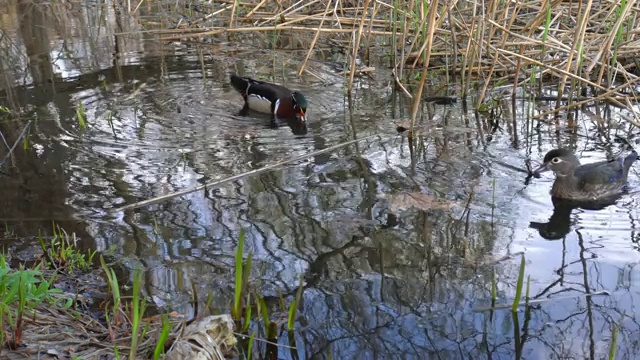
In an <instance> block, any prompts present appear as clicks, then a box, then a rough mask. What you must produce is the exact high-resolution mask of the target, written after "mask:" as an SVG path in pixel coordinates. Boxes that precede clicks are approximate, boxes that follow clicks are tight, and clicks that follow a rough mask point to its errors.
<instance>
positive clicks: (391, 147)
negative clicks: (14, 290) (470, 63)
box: [0, 6, 640, 359]
mask: <svg viewBox="0 0 640 360" xmlns="http://www.w3.org/2000/svg"><path fill="white" fill-rule="evenodd" d="M35 14H36V15H37V11H36V12H35ZM20 15H21V13H20V7H19V6H16V7H12V11H11V12H10V15H7V17H6V18H4V20H3V21H4V24H3V25H2V28H3V29H4V30H3V32H4V34H5V35H6V36H8V37H9V38H11V39H13V43H12V45H11V47H10V48H11V49H13V50H12V51H16V54H18V55H19V54H22V55H21V56H17V57H16V59H18V60H17V61H16V63H14V64H13V67H12V68H11V69H9V68H8V67H7V66H6V65H7V62H6V61H5V62H4V63H3V64H4V67H3V72H4V73H5V74H11V76H10V77H5V79H6V78H11V79H14V80H15V81H14V83H20V82H22V83H21V84H20V85H18V86H15V87H13V88H12V89H10V91H5V92H4V93H3V95H2V96H3V98H0V101H4V103H5V104H9V102H10V101H15V102H18V103H20V104H21V105H22V106H26V105H30V106H31V107H32V108H33V109H34V110H33V113H32V114H33V115H32V116H31V117H29V118H27V119H25V120H24V122H15V121H3V122H2V124H1V125H0V131H2V134H3V135H4V137H6V138H7V142H8V143H9V144H11V143H13V142H14V141H15V140H16V139H17V138H18V134H19V133H20V131H21V130H22V129H23V128H24V125H25V123H26V121H27V120H29V119H31V120H32V124H31V127H30V129H29V133H28V134H29V135H28V139H29V148H28V150H22V147H21V146H18V149H19V151H17V153H16V154H15V157H14V161H9V162H7V163H5V164H4V165H3V167H2V168H0V170H2V171H3V172H5V173H6V175H0V189H3V190H4V191H3V192H2V198H3V199H2V204H3V206H2V207H1V209H0V219H2V221H3V222H4V223H5V224H6V226H7V228H10V229H12V230H13V231H14V232H15V233H16V234H17V236H18V237H19V238H20V239H29V237H30V236H33V235H35V234H36V233H37V231H38V229H44V230H45V231H47V229H49V228H50V223H51V221H52V220H53V221H56V222H57V223H60V224H62V226H63V227H65V228H67V230H68V231H75V232H77V233H79V234H81V238H82V239H83V240H84V245H85V246H87V247H91V248H97V249H98V250H100V251H101V252H104V253H108V254H112V255H113V256H115V257H116V259H118V260H119V261H121V262H122V263H124V264H126V267H128V268H130V269H133V268H136V267H142V268H144V269H145V270H146V277H145V291H146V292H147V293H148V295H150V296H151V298H152V300H153V302H154V304H155V305H157V306H160V307H163V308H167V309H175V310H177V311H180V312H183V313H186V314H189V315H193V307H192V304H191V303H190V301H191V298H192V286H194V285H195V288H196V289H197V290H198V294H199V296H200V298H201V300H203V299H204V298H205V297H206V295H205V294H207V293H208V292H209V291H212V292H213V294H214V305H215V306H216V307H217V308H218V309H219V310H220V311H227V309H228V306H227V305H226V304H228V303H229V302H230V301H231V299H232V296H233V271H234V267H233V264H234V255H235V250H236V246H237V239H238V236H239V234H240V230H241V229H245V230H246V242H247V244H246V247H245V249H246V252H249V251H250V252H252V254H253V263H254V272H253V274H252V277H251V281H252V284H253V285H254V286H255V287H256V288H257V289H258V291H259V293H261V294H262V295H263V296H266V297H268V298H271V299H275V298H277V297H279V296H280V294H283V295H284V296H285V298H286V299H287V300H290V299H291V297H292V295H293V294H295V292H296V290H297V287H298V284H299V282H300V279H302V283H303V286H304V290H303V294H302V299H303V303H302V304H301V305H300V309H299V314H298V317H297V322H296V328H297V329H299V331H298V332H297V333H296V336H297V338H296V339H297V347H298V355H299V356H300V357H301V358H305V359H326V358H329V356H330V355H329V354H331V356H332V357H333V358H339V359H368V358H371V359H374V358H375V359H396V358H397V359H412V358H415V359H424V358H442V359H489V358H491V359H512V358H515V357H517V356H518V355H521V356H522V358H525V359H560V358H562V359H566V358H580V359H582V358H590V359H602V358H605V357H606V355H607V354H608V352H609V347H610V344H611V338H612V333H613V329H614V327H617V328H618V337H617V347H618V349H617V350H618V355H619V358H624V359H627V358H633V356H634V354H636V353H638V351H639V349H638V340H637V339H638V335H639V332H640V324H639V322H638V320H639V319H638V316H637V315H636V314H635V306H636V305H639V304H640V282H639V281H638V278H636V276H640V271H639V270H638V269H637V268H636V265H637V264H638V263H639V261H640V255H639V252H638V246H637V242H638V239H639V235H638V233H637V230H636V225H637V222H638V219H639V215H640V214H639V212H638V201H639V199H640V196H639V195H638V193H637V191H638V190H640V181H639V180H638V175H637V174H638V169H639V168H638V165H635V166H634V167H633V168H632V170H631V173H630V177H629V182H630V188H631V191H630V193H629V194H626V195H624V196H622V197H621V198H620V199H619V200H618V201H617V202H616V203H615V204H614V205H611V206H609V207H606V208H605V209H602V210H584V209H570V210H566V209H559V210H558V211H556V212H555V214H554V205H553V203H552V201H551V198H550V196H549V190H550V188H551V184H552V182H553V177H552V176H553V175H552V174H545V175H544V176H543V177H542V178H540V179H533V180H532V181H531V182H530V183H528V184H526V183H525V175H526V174H525V173H523V172H522V171H518V168H520V169H524V168H525V162H526V161H527V160H529V159H530V160H532V161H533V162H534V164H535V163H537V162H539V161H541V160H542V158H543V157H544V154H545V153H546V152H547V151H548V150H551V149H553V148H555V147H558V146H567V147H571V148H572V149H574V150H575V151H576V152H577V154H578V156H579V157H580V158H581V159H582V160H583V162H592V161H597V160H602V159H605V158H606V156H607V154H609V155H610V154H611V153H612V152H613V153H615V152H617V151H618V150H619V147H618V146H617V145H616V144H615V143H614V142H613V141H612V139H613V135H615V134H618V135H622V136H625V137H629V138H633V136H634V135H635V134H637V129H635V128H633V127H631V126H630V125H629V124H627V123H626V122H624V121H621V120H620V119H619V116H618V114H617V110H616V109H613V108H589V109H587V110H586V111H577V112H572V113H563V114H561V119H560V120H559V122H558V123H553V122H550V123H547V122H540V123H539V122H537V121H533V120H531V119H530V118H529V115H530V114H532V113H535V112H536V111H537V110H539V109H546V108H547V107H549V106H551V105H549V104H548V103H536V102H530V101H525V100H517V101H516V103H515V107H511V103H510V102H509V101H505V102H504V103H499V108H500V109H501V110H502V113H501V115H500V116H498V117H494V118H491V117H488V116H486V115H483V114H475V113H474V112H473V111H472V110H471V109H472V108H473V106H471V104H468V105H469V106H468V107H467V106H464V104H463V103H462V102H458V103H455V104H453V105H446V106H445V105H429V106H426V105H425V106H424V107H423V109H422V111H421V120H420V123H419V128H420V133H419V134H418V135H416V143H415V146H414V147H412V148H410V144H409V141H408V140H407V138H406V136H405V135H404V134H398V133H397V132H396V130H395V127H396V123H397V122H398V121H400V120H401V119H403V118H405V117H406V116H408V114H409V113H410V106H411V105H410V101H407V100H406V99H403V98H402V95H400V94H397V93H395V92H393V91H392V89H391V86H390V84H389V76H388V73H387V70H385V69H384V68H382V67H381V66H382V65H378V69H379V70H378V72H377V73H376V76H375V79H371V78H367V77H361V78H357V79H356V87H355V93H354V99H353V102H352V106H351V107H349V104H348V102H347V99H346V97H345V90H344V89H345V80H344V76H343V75H340V74H338V73H337V72H336V70H335V67H334V65H335V63H330V62H328V61H316V62H312V63H311V64H310V65H309V68H310V71H311V72H312V73H313V74H315V76H312V75H310V74H309V73H305V74H304V75H303V76H302V77H301V78H298V77H297V76H296V75H295V73H296V72H297V70H298V69H299V66H300V63H301V62H302V60H303V59H304V55H305V52H304V51H297V52H293V56H292V55H291V54H292V53H291V52H288V51H275V52H274V51H270V50H264V49H258V48H255V47H252V45H251V42H246V39H245V40H243V42H242V43H237V44H235V43H216V44H214V45H202V46H201V47H196V46H192V45H188V44H175V43H162V42H157V41H155V40H153V39H149V38H146V36H141V35H129V36H123V37H122V38H121V39H120V41H123V43H124V45H121V47H120V48H119V52H118V57H117V58H116V57H115V56H114V53H115V52H116V51H115V50H114V49H116V47H115V45H114V44H113V43H111V42H110V40H109V39H105V38H104V37H102V36H98V37H97V38H98V39H100V41H97V42H92V41H89V39H93V37H91V35H92V34H82V33H81V34H66V35H67V36H62V35H61V34H60V32H56V31H54V29H56V27H55V26H53V25H51V24H53V23H54V19H46V18H45V19H44V20H42V19H41V21H43V22H45V23H46V25H47V26H46V27H45V28H46V29H49V30H48V31H49V35H48V37H47V39H45V40H46V41H41V42H42V43H38V44H36V45H37V46H35V50H38V51H35V50H34V46H33V44H31V46H30V45H29V40H28V39H27V38H26V33H25V31H26V30H25V29H24V26H23V27H22V28H20V27H19V26H15V24H13V23H12V22H11V21H10V20H12V21H16V22H18V23H20V22H21V21H22V22H23V23H24V22H26V21H28V20H29V19H26V20H25V18H24V17H20ZM34 16H35V15H34ZM35 17H36V18H37V16H35ZM21 19H22V20H21ZM130 21H131V20H130ZM35 23H36V24H37V19H36V21H35ZM107 24H108V25H109V26H115V25H113V23H112V21H111V20H109V21H107ZM23 25H24V24H23ZM73 25H74V24H71V25H68V26H69V27H70V28H74V27H73ZM85 25H86V24H85ZM109 26H106V27H107V29H106V30H104V31H107V30H112V31H113V29H109ZM119 26H124V28H128V27H131V30H136V26H137V25H135V24H129V25H127V24H125V25H122V24H120V25H119ZM34 28H38V27H34ZM82 28H83V27H81V26H78V27H77V28H76V29H82ZM119 29H120V30H126V29H122V28H119ZM122 32H124V31H122ZM94 35H95V34H94ZM243 39H244V38H243ZM112 40H113V39H112ZM43 43H44V44H43ZM247 44H249V45H247ZM5 45H6V44H5ZM42 51H46V54H48V56H44V57H43V56H42ZM25 54H27V55H25ZM14 55H15V54H14ZM38 57H39V58H40V59H42V58H44V59H45V60H47V59H49V60H51V61H42V62H41V63H39V65H34V61H35V60H34V59H36V58H38ZM5 59H6V58H5ZM27 59H29V60H30V61H27ZM27 64H29V65H27ZM46 64H49V65H48V66H47V65H46ZM274 64H275V65H274ZM18 70H19V71H18ZM36 70H37V71H36ZM234 72H240V73H243V74H246V75H251V76H253V77H256V78H262V79H269V77H270V76H272V77H273V78H275V79H274V81H277V82H279V83H284V84H286V85H287V86H288V87H290V88H292V89H297V90H300V91H302V92H303V93H304V94H305V95H306V97H307V99H308V101H309V104H310V105H309V109H308V116H309V122H308V129H307V132H306V134H304V135H295V134H293V133H292V131H291V129H289V127H287V126H286V125H283V126H282V127H280V128H277V129H274V128H270V127H269V126H268V117H265V116H261V115H257V114H251V115H250V116H240V115H238V111H239V110H240V109H241V107H242V99H241V97H240V96H239V95H238V94H237V93H236V92H235V91H234V90H233V89H232V88H231V87H230V85H229V75H230V74H231V73H234ZM25 74H26V75H25ZM43 74H44V75H43ZM54 77H55V78H56V81H55V86H52V85H51V84H50V83H48V82H47V81H46V79H48V78H54ZM5 85H6V83H5ZM435 88H436V87H435V86H434V87H433V89H435ZM5 90H6V89H5ZM449 90H450V91H453V92H457V93H458V94H459V89H458V88H457V87H455V86H452V87H450V88H449ZM425 92H427V93H430V92H433V93H434V94H436V90H431V88H429V89H428V90H427V89H425ZM10 95H11V96H10ZM437 95H442V94H441V93H437ZM80 103H82V104H83V107H84V108H85V109H86V112H85V118H86V126H85V127H84V128H83V127H82V126H80V123H79V121H78V119H77V115H76V114H77V113H76V109H77V108H78V104H80ZM594 113H596V114H600V115H595V114H594ZM567 118H571V119H572V120H573V124H574V126H571V127H568V126H566V124H567V122H568V120H567ZM599 118H604V119H608V120H606V121H607V124H608V125H607V126H606V131H602V127H601V126H600V125H599V123H598V121H596V119H599ZM356 138H358V139H362V140H361V141H360V142H358V143H356V144H354V145H348V146H344V147H341V148H339V149H337V150H334V151H329V152H326V153H322V154H317V155H314V156H311V157H308V158H304V159H301V160H298V161H294V162H291V163H288V164H286V165H283V166H280V167H278V168H275V169H273V170H269V171H266V172H262V173H260V174H257V175H250V176H246V177H243V178H240V179H238V180H235V181H231V182H227V183H224V184H222V185H221V186H217V187H211V188H207V189H205V190H200V191H195V192H192V193H189V194H186V195H183V196H179V197H173V198H169V199H167V200H165V201H162V202H158V203H155V204H152V205H148V206H142V207H139V208H136V209H132V210H125V211H113V210H114V209H117V208H119V207H121V206H124V205H127V204H132V203H135V202H137V201H142V200H145V199H150V198H153V197H158V196H163V195H168V194H171V193H173V192H177V191H182V190H185V189H189V188H192V187H196V186H199V185H202V184H205V183H208V182H211V181H214V180H220V179H224V178H226V177H230V176H233V175H238V174H241V173H244V172H248V171H251V170H256V169H260V168H262V167H264V166H267V165H270V164H274V163H276V162H278V161H282V160H285V159H288V158H294V157H296V156H302V155H305V154H309V153H312V152H314V151H318V150H322V149H326V148H328V147H330V146H334V145H338V144H341V143H344V142H346V141H350V140H353V139H356ZM6 153H7V148H6V147H2V150H0V156H3V157H4V155H5V154H6ZM402 196H405V197H404V198H402ZM407 196H409V197H411V199H414V200H415V199H417V200H416V201H417V202H418V203H419V204H418V205H417V208H416V206H414V207H411V208H408V209H406V208H402V206H400V205H407ZM403 199H404V201H403ZM435 199H441V200H443V201H442V202H440V203H436V202H435ZM430 201H433V205H432V206H430V205H429V202H430ZM398 204H399V205H398ZM438 204H439V205H438ZM395 207H400V209H396V208H395ZM392 210H393V211H392ZM552 215H554V216H553V217H552ZM550 219H551V220H550ZM549 222H551V224H548V223H549ZM532 223H533V224H532ZM541 224H542V225H541ZM5 241H8V240H7V239H5ZM27 241H29V240H27ZM5 246H6V242H5ZM520 254H524V258H525V262H526V267H525V274H526V276H527V277H529V279H530V290H529V291H530V297H531V298H532V299H535V300H539V301H540V302H537V303H535V304H534V305H532V307H531V308H530V309H529V311H527V312H526V313H525V312H522V311H521V312H519V313H518V314H517V316H516V318H515V321H514V317H513V316H512V314H511V312H510V311H509V309H508V308H504V309H497V310H493V311H489V310H485V309H484V308H485V307H487V306H489V305H490V302H491V288H492V279H495V282H496V286H497V298H498V300H497V302H498V304H500V305H510V304H511V302H512V301H513V298H514V296H515V295H514V294H515V288H516V282H517V277H518V271H519V266H520V260H521V257H520ZM636 300H638V301H636ZM521 309H522V308H521ZM282 316H285V317H286V314H285V315H282ZM282 343H283V344H285V343H287V341H286V339H285V338H283V339H282ZM289 356H290V355H289V354H288V353H287V351H282V352H281V354H280V357H283V358H288V357H289Z"/></svg>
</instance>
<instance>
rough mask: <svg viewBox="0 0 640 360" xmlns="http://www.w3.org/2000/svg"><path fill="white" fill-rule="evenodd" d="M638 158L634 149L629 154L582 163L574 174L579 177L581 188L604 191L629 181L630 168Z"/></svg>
mask: <svg viewBox="0 0 640 360" xmlns="http://www.w3.org/2000/svg"><path fill="white" fill-rule="evenodd" d="M637 159H638V153H636V152H635V151H633V152H631V153H630V154H629V155H627V156H619V157H617V158H615V159H612V160H608V161H600V162H596V163H591V164H584V165H581V166H579V167H578V168H577V169H576V170H575V172H574V173H573V175H574V176H575V177H576V178H577V179H579V186H580V188H581V190H583V191H587V192H589V191H603V190H604V189H607V188H613V187H617V186H620V185H622V184H624V183H625V182H626V181H627V175H628V174H629V168H631V165H633V162H634V161H636V160H637Z"/></svg>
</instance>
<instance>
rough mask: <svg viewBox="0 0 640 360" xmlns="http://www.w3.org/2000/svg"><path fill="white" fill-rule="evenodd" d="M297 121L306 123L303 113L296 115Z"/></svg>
mask: <svg viewBox="0 0 640 360" xmlns="http://www.w3.org/2000/svg"><path fill="white" fill-rule="evenodd" d="M298 119H299V120H300V121H307V118H306V117H305V116H304V113H303V112H302V111H300V113H299V114H298Z"/></svg>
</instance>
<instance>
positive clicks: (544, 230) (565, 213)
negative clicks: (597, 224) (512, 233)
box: [529, 196, 620, 240]
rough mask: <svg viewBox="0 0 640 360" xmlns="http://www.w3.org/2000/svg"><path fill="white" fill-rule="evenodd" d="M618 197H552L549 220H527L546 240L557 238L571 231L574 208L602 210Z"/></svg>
mask: <svg viewBox="0 0 640 360" xmlns="http://www.w3.org/2000/svg"><path fill="white" fill-rule="evenodd" d="M619 198H620V196H615V197H612V198H609V199H604V200H599V201H591V202H585V201H575V200H567V199H560V198H556V197H552V198H551V201H552V202H553V214H551V217H550V218H549V221H548V222H536V221H531V222H529V227H530V228H532V229H536V230H538V233H539V234H540V236H542V237H543V238H545V239H547V240H559V239H562V238H564V237H565V236H566V235H567V234H568V233H569V232H570V231H571V225H573V223H572V221H571V213H572V212H573V210H574V209H582V210H602V209H604V208H606V207H608V206H609V205H613V204H615V202H616V200H618V199H619Z"/></svg>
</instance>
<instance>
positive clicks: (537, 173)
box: [532, 163, 549, 175]
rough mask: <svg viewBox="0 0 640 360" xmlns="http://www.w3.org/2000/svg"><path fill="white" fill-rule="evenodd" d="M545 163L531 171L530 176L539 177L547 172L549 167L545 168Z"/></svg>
mask: <svg viewBox="0 0 640 360" xmlns="http://www.w3.org/2000/svg"><path fill="white" fill-rule="evenodd" d="M547 165H548V164H547V163H544V164H542V165H540V166H538V167H537V168H536V169H535V170H533V172H532V174H533V175H540V174H542V173H543V172H545V171H549V167H548V166H547Z"/></svg>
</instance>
